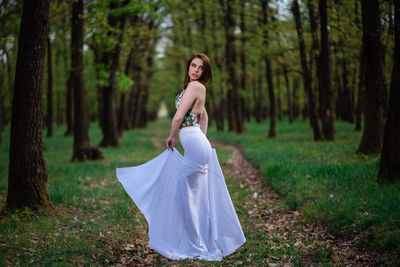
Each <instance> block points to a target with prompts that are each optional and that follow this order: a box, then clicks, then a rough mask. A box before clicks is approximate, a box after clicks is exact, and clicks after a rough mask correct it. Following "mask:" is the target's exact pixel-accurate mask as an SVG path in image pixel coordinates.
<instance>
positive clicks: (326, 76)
mask: <svg viewBox="0 0 400 267" xmlns="http://www.w3.org/2000/svg"><path fill="white" fill-rule="evenodd" d="M318 8H319V15H320V23H321V28H320V30H321V50H320V69H321V72H320V77H321V86H322V88H321V89H322V90H321V92H320V94H322V96H320V97H321V98H322V103H321V111H322V113H321V115H322V117H321V120H322V132H323V134H324V138H325V140H328V141H334V139H335V127H334V123H335V121H334V117H333V115H334V108H333V89H332V73H331V59H330V51H329V36H328V11H327V10H328V9H327V0H319V5H318Z"/></svg>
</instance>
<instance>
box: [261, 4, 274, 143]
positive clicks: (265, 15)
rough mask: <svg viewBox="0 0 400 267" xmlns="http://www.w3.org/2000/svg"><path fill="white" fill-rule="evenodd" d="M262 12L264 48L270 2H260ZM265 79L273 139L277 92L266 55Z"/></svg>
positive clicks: (267, 43)
mask: <svg viewBox="0 0 400 267" xmlns="http://www.w3.org/2000/svg"><path fill="white" fill-rule="evenodd" d="M260 4H261V10H262V24H263V45H264V48H267V47H268V46H269V32H268V9H269V7H268V1H267V0H260ZM263 56H264V62H265V77H266V80H267V84H268V99H269V118H270V123H269V132H268V137H270V138H273V137H275V136H276V104H275V90H274V83H273V82H272V66H271V60H270V58H269V55H267V53H265V55H263Z"/></svg>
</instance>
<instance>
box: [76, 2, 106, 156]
mask: <svg viewBox="0 0 400 267" xmlns="http://www.w3.org/2000/svg"><path fill="white" fill-rule="evenodd" d="M83 14H84V10H83V0H77V1H74V2H73V4H72V17H71V73H70V76H69V77H70V79H71V84H72V88H73V90H74V93H73V94H74V114H79V116H76V117H75V120H74V149H73V156H72V161H74V160H78V161H82V160H94V159H99V158H102V155H101V152H100V150H99V149H98V148H96V147H92V146H91V145H90V140H89V116H88V110H87V103H86V94H85V84H84V79H83V69H84V62H83V38H84V30H83Z"/></svg>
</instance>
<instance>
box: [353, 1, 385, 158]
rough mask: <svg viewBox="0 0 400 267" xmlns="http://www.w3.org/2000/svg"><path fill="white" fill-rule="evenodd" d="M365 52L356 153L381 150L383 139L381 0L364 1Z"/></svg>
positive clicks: (383, 89) (383, 100) (383, 93)
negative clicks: (362, 106)
mask: <svg viewBox="0 0 400 267" xmlns="http://www.w3.org/2000/svg"><path fill="white" fill-rule="evenodd" d="M361 7H362V24H363V55H364V56H365V59H364V60H365V96H366V99H365V100H366V102H365V104H366V105H365V109H364V131H363V136H362V139H361V143H360V146H359V147H358V150H357V153H361V154H371V153H376V154H378V153H380V152H381V149H382V141H383V130H384V129H383V127H384V118H383V112H384V111H383V109H384V103H385V99H384V95H385V88H384V84H385V83H384V75H383V58H382V44H381V26H380V18H379V2H378V0H370V1H362V2H361Z"/></svg>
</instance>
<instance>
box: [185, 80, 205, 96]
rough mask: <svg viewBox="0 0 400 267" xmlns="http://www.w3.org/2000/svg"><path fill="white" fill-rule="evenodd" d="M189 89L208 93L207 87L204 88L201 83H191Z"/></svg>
mask: <svg viewBox="0 0 400 267" xmlns="http://www.w3.org/2000/svg"><path fill="white" fill-rule="evenodd" d="M187 89H189V90H193V89H195V90H199V89H200V90H201V92H204V93H205V92H206V87H205V86H204V84H202V83H201V82H199V81H193V82H190V83H189V84H188V86H187Z"/></svg>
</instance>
